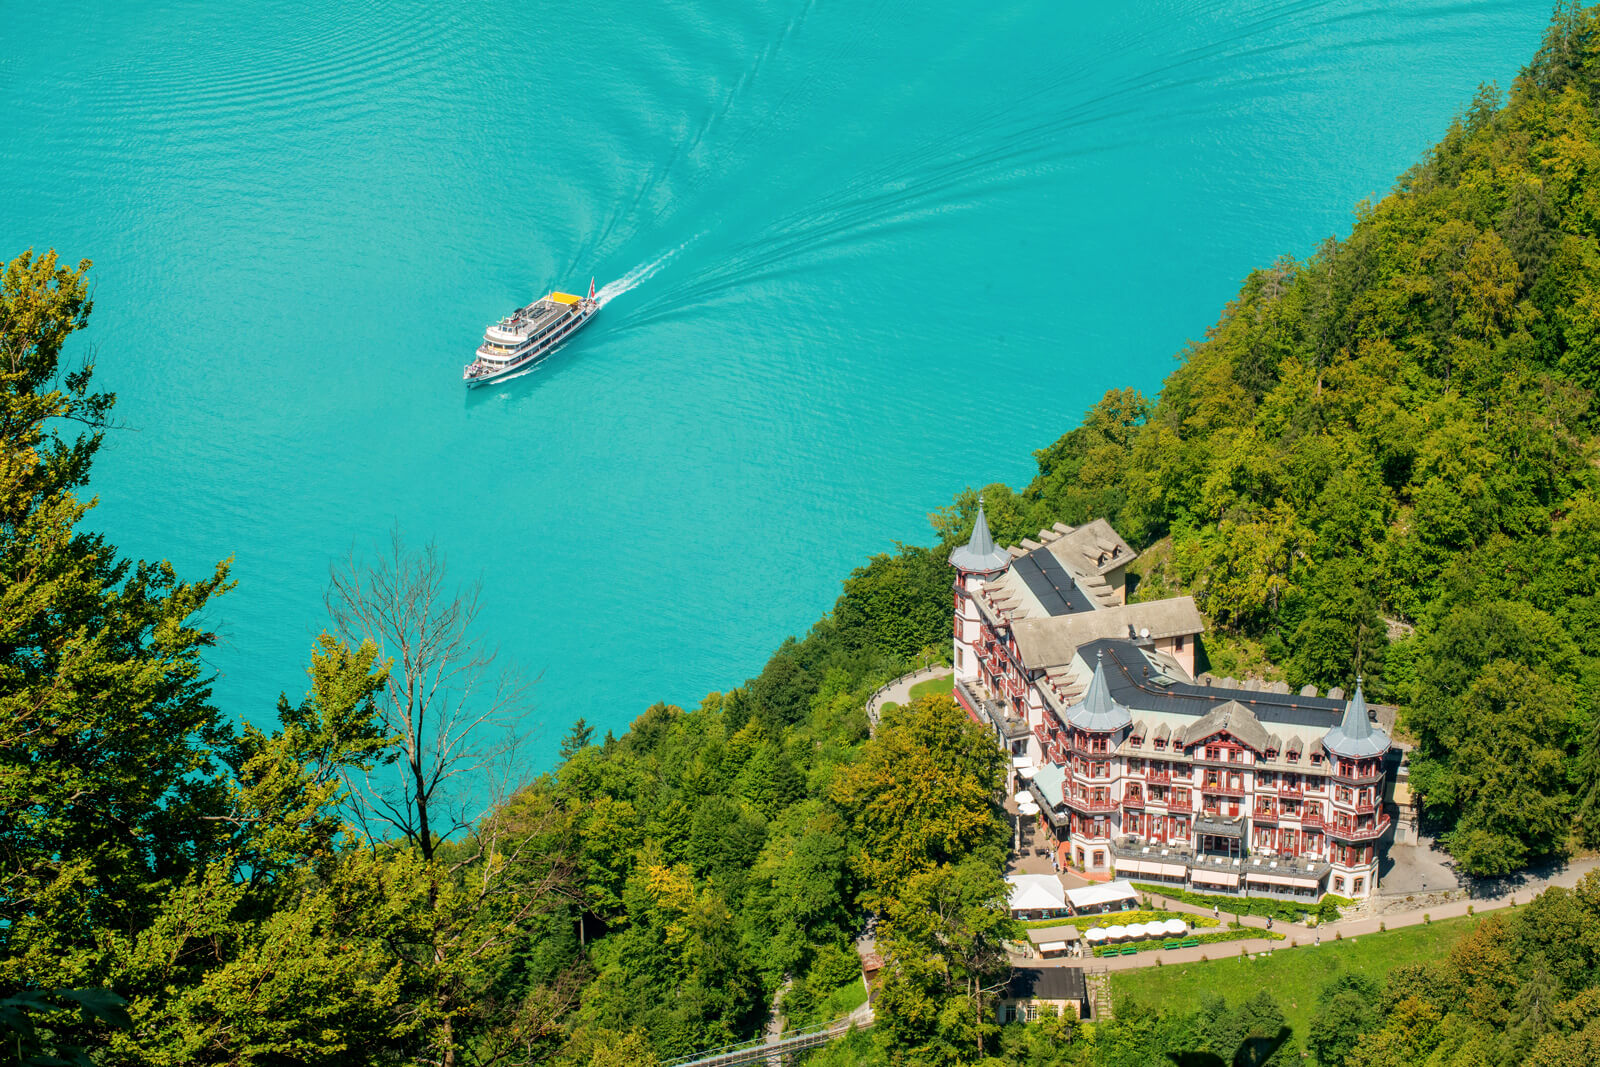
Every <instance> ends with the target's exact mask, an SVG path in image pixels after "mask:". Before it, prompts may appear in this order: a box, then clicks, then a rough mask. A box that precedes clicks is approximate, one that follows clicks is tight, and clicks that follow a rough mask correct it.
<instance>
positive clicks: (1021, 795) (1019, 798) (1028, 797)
mask: <svg viewBox="0 0 1600 1067" xmlns="http://www.w3.org/2000/svg"><path fill="white" fill-rule="evenodd" d="M1011 799H1012V800H1015V801H1016V802H1017V803H1018V804H1031V803H1033V794H1032V793H1030V792H1028V791H1027V790H1026V789H1019V790H1017V795H1016V796H1014V797H1012V798H1011Z"/></svg>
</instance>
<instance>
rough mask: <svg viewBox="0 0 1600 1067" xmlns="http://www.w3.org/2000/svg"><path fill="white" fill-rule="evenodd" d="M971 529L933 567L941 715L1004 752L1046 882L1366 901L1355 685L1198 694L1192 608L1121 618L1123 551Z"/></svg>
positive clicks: (1365, 799) (1378, 809)
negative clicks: (954, 712)
mask: <svg viewBox="0 0 1600 1067" xmlns="http://www.w3.org/2000/svg"><path fill="white" fill-rule="evenodd" d="M979 527H980V529H976V530H975V531H974V537H973V541H972V542H969V544H967V545H965V546H962V547H961V548H958V549H956V550H955V552H953V553H952V554H951V563H952V564H953V565H954V566H955V567H956V571H957V579H956V581H955V584H954V587H953V596H954V642H955V648H954V662H955V673H956V687H955V688H956V697H957V699H958V700H959V701H960V702H961V703H962V704H963V705H964V706H965V707H966V709H967V711H968V713H969V714H971V715H972V716H973V717H974V718H975V719H977V720H978V721H980V722H982V723H984V724H985V725H988V726H990V727H991V728H992V729H994V731H995V733H996V735H997V737H998V738H999V739H1000V741H1001V743H1002V744H1004V745H1005V746H1006V748H1007V749H1008V750H1009V752H1010V753H1011V756H1012V760H1013V764H1014V766H1015V768H1016V771H1017V775H1016V781H1015V782H1014V783H1013V788H1015V787H1016V785H1018V784H1020V783H1022V782H1024V781H1025V782H1026V783H1027V788H1028V789H1029V790H1030V791H1031V792H1032V793H1033V794H1034V795H1035V797H1036V798H1037V799H1038V801H1039V805H1040V808H1041V809H1042V814H1041V816H1040V818H1041V819H1042V820H1044V821H1045V822H1047V823H1048V825H1049V827H1050V829H1051V832H1052V835H1053V837H1054V838H1055V841H1056V859H1057V862H1058V864H1059V865H1060V866H1063V867H1065V866H1069V865H1070V866H1072V867H1076V868H1078V869H1080V870H1084V871H1087V872H1091V873H1096V874H1100V873H1104V874H1110V873H1112V872H1113V871H1115V873H1116V874H1117V875H1118V876H1127V877H1132V878H1135V879H1138V880H1143V881H1152V882H1169V883H1172V884H1174V885H1185V886H1189V887H1192V888H1193V889H1195V890H1196V891H1203V892H1234V893H1248V894H1251V895H1271V896H1280V897H1289V898H1305V899H1316V898H1318V897H1320V896H1321V895H1322V894H1323V893H1328V892H1331V893H1337V894H1339V895H1342V896H1348V897H1357V898H1359V897H1365V896H1367V895H1369V894H1370V893H1372V892H1373V891H1374V889H1375V888H1376V881H1377V870H1378V853H1379V849H1380V845H1381V842H1382V841H1383V840H1384V838H1385V836H1386V834H1387V833H1388V832H1389V829H1390V818H1389V816H1388V815H1386V814H1385V813H1384V811H1383V795H1384V781H1385V775H1386V773H1387V765H1388V757H1389V753H1390V748H1391V745H1390V741H1389V737H1388V735H1387V733H1386V732H1385V730H1384V728H1383V726H1382V725H1380V724H1379V723H1375V722H1373V721H1372V716H1371V714H1370V713H1369V710H1368V708H1367V705H1366V702H1365V700H1364V699H1363V697H1362V694H1361V691H1360V688H1359V686H1358V687H1357V691H1356V693H1355V695H1354V696H1353V697H1352V698H1351V699H1350V700H1349V701H1345V700H1343V699H1342V694H1339V693H1338V692H1337V691H1334V692H1333V693H1330V694H1329V696H1327V697H1319V696H1317V695H1315V693H1314V691H1304V692H1302V693H1300V694H1298V695H1296V694H1291V693H1289V692H1287V691H1286V687H1283V686H1277V687H1269V688H1240V687H1233V686H1228V687H1226V688H1224V687H1222V686H1216V685H1203V684H1200V683H1198V682H1196V681H1195V680H1194V678H1193V671H1194V654H1195V642H1196V640H1197V639H1198V637H1199V634H1200V632H1201V629H1202V622H1201V619H1200V616H1199V613H1198V611H1196V610H1195V608H1194V605H1193V602H1192V601H1191V600H1189V598H1187V597H1183V598H1176V599H1173V600H1165V601H1154V602H1150V603H1146V604H1126V603H1125V599H1126V585H1125V582H1124V580H1123V577H1122V575H1123V572H1124V568H1126V566H1127V564H1128V563H1129V562H1131V561H1132V559H1133V558H1134V553H1133V552H1132V551H1131V549H1129V548H1128V547H1127V546H1126V544H1125V543H1123V542H1122V541H1121V538H1119V537H1117V536H1116V534H1115V532H1114V531H1112V530H1111V528H1110V527H1109V526H1107V525H1106V524H1105V523H1104V522H1103V521H1099V522H1097V523H1094V524H1089V525H1088V526H1086V527H1080V528H1078V529H1076V530H1074V529H1073V528H1071V527H1065V526H1057V527H1055V528H1054V529H1052V530H1048V531H1041V532H1040V537H1039V539H1038V540H1037V541H1035V540H1032V539H1029V540H1025V541H1024V542H1023V543H1022V544H1021V545H1019V546H1017V547H1016V548H1012V549H1005V550H1001V549H996V548H994V546H993V544H992V542H989V543H988V544H987V545H986V544H985V542H986V541H988V539H989V534H988V528H987V523H986V522H985V521H984V520H983V518H982V514H981V504H980V518H979ZM980 533H981V536H979V535H980ZM1045 553H1048V554H1049V555H1050V557H1052V558H1050V559H1044V558H1043V556H1042V554H1045ZM1063 575H1065V577H1063ZM1069 581H1070V582H1071V583H1072V585H1073V588H1072V589H1068V588H1066V587H1065V586H1066V583H1067V582H1069Z"/></svg>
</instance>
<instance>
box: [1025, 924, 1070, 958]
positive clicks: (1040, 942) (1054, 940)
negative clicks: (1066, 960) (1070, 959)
mask: <svg viewBox="0 0 1600 1067" xmlns="http://www.w3.org/2000/svg"><path fill="white" fill-rule="evenodd" d="M1078 940H1079V935H1078V928H1077V927H1076V926H1043V927H1038V928H1036V929H1033V930H1029V931H1028V948H1029V950H1030V954H1031V955H1034V956H1038V957H1040V958H1043V959H1053V958H1056V957H1059V956H1073V955H1077V954H1078V951H1077V944H1078Z"/></svg>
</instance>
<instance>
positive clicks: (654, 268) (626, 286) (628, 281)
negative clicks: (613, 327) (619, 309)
mask: <svg viewBox="0 0 1600 1067" xmlns="http://www.w3.org/2000/svg"><path fill="white" fill-rule="evenodd" d="M699 237H700V235H699V234H696V235H695V236H694V237H691V238H689V239H688V240H687V241H685V242H683V243H682V244H680V245H679V246H678V247H677V248H673V249H670V250H669V251H666V252H663V253H662V254H661V255H659V256H657V257H656V258H654V259H652V260H648V261H646V262H644V263H641V264H639V265H638V266H637V267H634V268H633V269H632V270H630V271H629V272H628V273H626V274H624V275H623V276H622V277H620V278H618V279H617V280H616V281H613V282H607V283H606V284H605V285H603V286H601V287H600V289H598V290H597V291H596V292H595V294H594V299H595V303H597V304H599V305H600V306H601V307H605V306H606V305H607V304H609V303H610V302H611V301H612V300H613V299H615V298H616V297H619V296H621V295H622V294H623V293H628V292H632V291H633V290H635V289H637V288H639V286H641V285H643V284H644V283H645V282H647V281H649V280H650V279H651V278H653V277H655V276H656V274H657V273H659V272H660V271H661V269H662V268H663V267H665V266H666V265H667V264H668V263H671V262H672V261H673V260H674V259H677V258H678V255H679V253H681V252H682V251H683V250H684V249H685V248H688V247H689V246H690V245H692V244H693V243H694V242H695V241H696V240H698V239H699Z"/></svg>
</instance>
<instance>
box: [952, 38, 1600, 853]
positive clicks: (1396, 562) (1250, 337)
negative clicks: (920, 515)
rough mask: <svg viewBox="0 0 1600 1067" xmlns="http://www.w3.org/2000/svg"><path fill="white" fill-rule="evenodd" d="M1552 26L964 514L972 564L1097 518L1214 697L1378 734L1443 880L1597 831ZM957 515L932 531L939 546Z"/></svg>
mask: <svg viewBox="0 0 1600 1067" xmlns="http://www.w3.org/2000/svg"><path fill="white" fill-rule="evenodd" d="M1596 27H1597V17H1596V15H1595V14H1594V12H1593V11H1585V10H1579V9H1576V8H1567V9H1565V10H1563V11H1562V12H1560V13H1559V14H1558V16H1557V19H1556V21H1555V22H1554V24H1553V26H1552V29H1551V31H1550V34H1549V37H1548V40H1547V42H1546V44H1545V46H1544V48H1543V49H1542V50H1541V51H1540V52H1539V54H1538V56H1537V57H1536V58H1535V59H1534V60H1533V62H1532V63H1531V64H1530V65H1529V66H1528V68H1527V70H1526V71H1525V72H1524V74H1523V75H1522V76H1521V77H1519V78H1518V79H1517V82H1516V84H1515V86H1514V87H1513V89H1512V91H1511V93H1510V95H1509V97H1508V98H1506V99H1504V100H1502V96H1501V94H1500V93H1499V92H1498V91H1496V90H1495V89H1494V88H1493V87H1485V88H1484V89H1483V90H1481V91H1480V92H1479V94H1478V96H1477V97H1476V99H1474V100H1473V101H1472V103H1471V105H1470V106H1469V107H1468V108H1467V109H1466V110H1465V112H1464V113H1463V114H1462V115H1461V117H1460V118H1459V119H1458V120H1457V121H1455V122H1454V123H1452V125H1451V126H1450V129H1449V130H1448V131H1447V132H1446V134H1445V137H1444V139H1443V140H1442V141H1441V142H1440V143H1439V144H1438V146H1437V147H1436V148H1434V150H1433V151H1432V152H1430V153H1429V154H1428V156H1427V158H1426V159H1424V160H1423V161H1422V162H1421V163H1419V164H1418V165H1417V166H1416V167H1414V168H1413V169H1412V170H1410V171H1409V172H1407V173H1406V174H1405V175H1403V176H1401V178H1400V179H1399V182H1398V184H1397V186H1396V188H1395V190H1394V191H1393V192H1392V193H1391V194H1390V195H1389V196H1387V197H1385V198H1383V199H1382V200H1381V201H1379V202H1377V203H1375V204H1364V205H1362V206H1361V207H1360V209H1359V211H1358V218H1357V222H1356V224H1355V226H1354V228H1353V230H1352V232H1351V234H1350V236H1349V238H1348V239H1346V240H1342V241H1335V240H1329V241H1328V242H1326V243H1325V244H1324V245H1323V246H1322V247H1321V248H1320V249H1318V250H1317V252H1316V254H1315V255H1313V256H1311V257H1310V258H1309V259H1306V260H1304V261H1297V260H1292V259H1287V258H1286V259H1281V260H1279V261H1278V262H1277V263H1275V264H1273V265H1272V266H1271V267H1269V268H1266V269H1263V270H1258V271H1256V272H1254V273H1252V274H1251V275H1250V277H1249V278H1248V279H1247V280H1246V281H1245V284H1244V287H1243V289H1242V290H1241V292H1240V293H1239V296H1238V298H1237V299H1236V300H1234V301H1233V302H1232V303H1231V304H1229V305H1228V307H1227V308H1226V309H1225V310H1224V312H1223V314H1222V317H1221V319H1220V320H1219V321H1218V322H1217V324H1216V325H1215V326H1214V327H1212V329H1211V330H1210V331H1208V333H1207V335H1206V337H1205V338H1204V340H1202V341H1199V342H1197V343H1195V344H1193V345H1191V346H1190V348H1189V349H1188V350H1187V351H1186V352H1184V353H1183V359H1182V364H1181V366H1179V368H1178V369H1177V370H1176V371H1174V372H1173V374H1172V375H1171V376H1170V377H1169V378H1168V379H1167V381H1166V382H1165V384H1164V385H1163V386H1162V389H1161V393H1160V396H1159V397H1158V398H1157V399H1156V400H1154V401H1153V402H1152V401H1150V400H1147V399H1145V398H1144V397H1143V396H1141V395H1140V394H1139V393H1137V392H1135V391H1133V390H1131V389H1127V390H1117V391H1113V392H1111V393H1108V394H1107V395H1106V397H1105V398H1104V399H1103V400H1101V401H1100V403H1098V404H1097V405H1095V407H1094V408H1093V409H1092V410H1091V411H1089V412H1088V414H1087V416H1086V417H1085V419H1084V422H1083V425H1082V426H1080V427H1079V428H1077V429H1075V430H1073V431H1071V432H1070V433H1068V434H1066V435H1065V436H1064V437H1062V438H1061V439H1060V440H1059V441H1057V442H1056V443H1055V444H1054V445H1051V446H1050V447H1049V448H1046V449H1042V450H1041V451H1039V452H1038V453H1037V460H1038V464H1039V473H1038V476H1037V477H1035V478H1034V479H1033V481H1032V482H1031V483H1030V484H1029V485H1028V486H1027V488H1026V489H1024V490H1023V491H1022V492H1020V493H1016V494H1013V493H1011V492H1010V491H1008V490H1007V489H1006V488H1005V487H1004V486H991V487H989V489H988V491H987V492H988V495H987V508H988V516H989V522H990V525H991V527H993V528H994V530H995V534H996V536H997V537H1000V538H1001V539H1002V540H1006V541H1013V540H1014V539H1015V538H1018V537H1022V536H1026V535H1028V534H1030V533H1032V532H1033V531H1036V530H1038V529H1039V528H1040V527H1041V526H1044V525H1047V524H1048V523H1050V522H1054V521H1058V520H1063V521H1066V522H1069V523H1077V522H1082V521H1084V520H1086V519H1088V518H1091V517H1094V516H1097V515H1103V516H1105V517H1106V518H1108V519H1110V520H1111V522H1112V523H1113V525H1115V526H1116V527H1117V529H1118V530H1120V531H1121V532H1122V533H1123V535H1124V536H1126V537H1128V538H1129V540H1130V541H1131V542H1132V543H1134V544H1135V545H1136V546H1138V547H1140V548H1143V549H1146V550H1149V557H1148V560H1147V561H1146V571H1145V574H1144V582H1145V585H1144V592H1143V595H1144V596H1160V595H1167V594H1169V593H1171V592H1173V591H1175V590H1181V591H1188V592H1192V593H1193V594H1194V595H1195V597H1196V598H1197V600H1198V602H1199V604H1200V607H1201V608H1202V610H1203V611H1204V612H1205V613H1206V616H1207V619H1208V620H1209V622H1210V625H1211V626H1212V628H1213V633H1212V634H1211V636H1210V639H1209V641H1208V647H1209V650H1210V652H1211V655H1212V658H1213V661H1214V663H1215V666H1216V668H1217V672H1218V673H1219V674H1227V673H1239V672H1241V671H1242V670H1243V669H1247V668H1250V667H1258V668H1259V667H1262V666H1266V667H1267V668H1268V669H1271V670H1275V671H1278V672H1281V675H1282V677H1284V678H1286V679H1287V680H1288V681H1289V682H1290V684H1292V685H1295V686H1300V685H1303V684H1305V683H1307V682H1311V683H1315V684H1317V685H1320V686H1331V685H1342V686H1345V687H1346V688H1349V687H1350V685H1351V683H1352V682H1353V681H1354V677H1355V675H1357V674H1358V673H1359V674H1362V675H1364V676H1365V678H1366V684H1367V689H1368V692H1369V693H1374V694H1376V695H1377V696H1379V697H1381V698H1385V699H1389V700H1392V701H1394V702H1397V703H1399V704H1400V705H1401V707H1402V709H1403V719H1402V724H1403V727H1404V730H1405V731H1406V733H1407V734H1409V735H1410V736H1411V737H1412V738H1414V739H1415V741H1416V743H1417V746H1418V748H1417V752H1416V754H1415V756H1414V758H1413V764H1412V766H1413V776H1412V782H1413V785H1414V786H1415V788H1416V789H1417V791H1418V792H1419V793H1420V795H1421V796H1422V798H1423V800H1424V802H1425V805H1426V811H1427V814H1428V815H1429V817H1430V818H1431V819H1432V820H1433V821H1434V822H1435V824H1436V825H1437V827H1438V828H1439V829H1440V830H1442V831H1444V833H1445V840H1446V841H1447V842H1448V844H1449V845H1450V847H1451V849H1452V851H1453V852H1454V853H1455V854H1456V856H1457V858H1458V859H1459V860H1460V861H1461V863H1462V864H1463V865H1464V866H1465V867H1466V868H1467V869H1468V870H1471V871H1474V872H1478V873H1484V874H1488V873H1499V872H1505V871H1510V870H1515V869H1517V868H1519V867H1522V866H1524V865H1525V864H1527V863H1529V862H1532V861H1534V860H1537V859H1539V858H1541V857H1544V856H1549V855H1552V854H1556V853H1560V852H1562V851H1563V850H1565V849H1566V848H1567V847H1569V845H1570V844H1571V832H1572V828H1573V819H1574V817H1575V816H1576V817H1577V818H1578V826H1579V831H1580V833H1581V835H1582V837H1583V838H1584V840H1593V839H1594V838H1595V836H1596V834H1597V831H1600V811H1597V810H1596V804H1597V802H1600V794H1597V792H1596V790H1597V785H1600V735H1597V733H1596V730H1597V720H1596V715H1595V693H1596V684H1597V682H1600V501H1597V498H1596V489H1597V477H1596V469H1595V464H1596V462H1597V459H1600V444H1597V437H1596V430H1597V409H1596V406H1595V395H1594V390H1595V388H1596V386H1597V385H1600V129H1597V123H1600V119H1597V117H1596V115H1597V106H1600V51H1597V50H1600V40H1597V28H1596ZM971 496H972V494H968V497H967V498H966V499H963V500H962V501H961V502H960V503H959V506H958V507H957V508H955V509H952V510H950V511H948V512H946V513H944V514H943V515H941V516H940V518H939V524H940V526H941V532H942V533H944V534H945V535H946V540H950V539H952V538H954V537H956V536H959V535H960V534H961V533H962V532H963V531H964V530H965V529H966V528H967V524H969V523H970V521H971V520H970V513H971V503H972V500H971Z"/></svg>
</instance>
